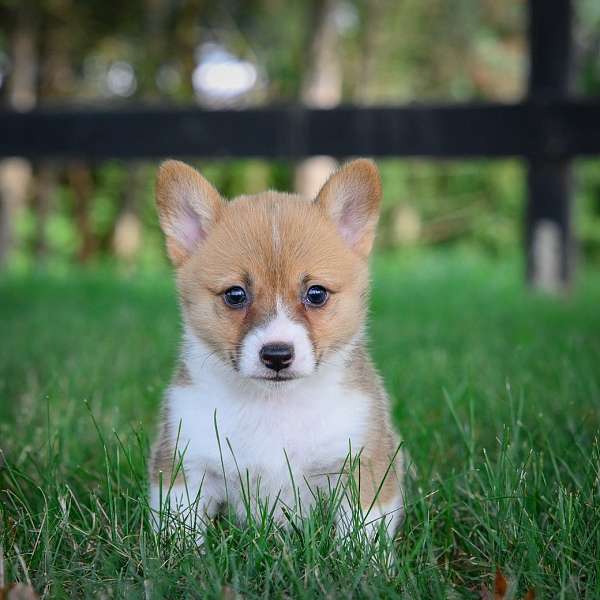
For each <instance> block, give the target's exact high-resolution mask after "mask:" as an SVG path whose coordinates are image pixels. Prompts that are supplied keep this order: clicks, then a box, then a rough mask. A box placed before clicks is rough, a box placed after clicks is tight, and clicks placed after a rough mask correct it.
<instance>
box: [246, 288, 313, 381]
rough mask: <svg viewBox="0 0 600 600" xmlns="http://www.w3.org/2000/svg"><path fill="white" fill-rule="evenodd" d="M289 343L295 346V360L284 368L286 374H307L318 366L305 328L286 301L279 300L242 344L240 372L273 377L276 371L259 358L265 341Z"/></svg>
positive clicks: (254, 375) (251, 375)
mask: <svg viewBox="0 0 600 600" xmlns="http://www.w3.org/2000/svg"><path fill="white" fill-rule="evenodd" d="M275 343H280V344H289V345H290V346H292V347H293V348H294V359H293V361H292V364H291V365H290V366H289V367H288V368H287V369H285V376H286V377H304V376H306V375H310V374H311V373H313V372H314V370H315V353H314V350H313V346H312V343H311V341H310V338H309V337H308V332H307V331H306V328H305V327H304V325H302V324H301V323H298V322H297V321H294V320H293V319H291V318H290V316H289V314H288V313H287V311H286V310H285V306H284V305H283V303H282V302H281V301H280V300H278V301H277V311H276V313H275V316H274V317H273V318H272V319H271V320H270V321H268V322H267V323H264V324H263V325H260V326H258V327H255V328H254V329H251V330H250V331H249V332H248V333H247V334H246V337H245V338H244V340H243V342H242V348H241V354H240V355H241V358H240V372H241V374H242V375H244V376H245V377H272V376H273V371H272V370H271V369H268V368H267V367H265V365H264V364H263V363H262V362H261V360H260V351H261V348H262V347H263V346H264V345H265V344H275Z"/></svg>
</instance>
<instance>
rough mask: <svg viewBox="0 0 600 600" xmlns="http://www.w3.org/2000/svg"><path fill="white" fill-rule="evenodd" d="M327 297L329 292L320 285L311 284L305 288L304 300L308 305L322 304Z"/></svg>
mask: <svg viewBox="0 0 600 600" xmlns="http://www.w3.org/2000/svg"><path fill="white" fill-rule="evenodd" d="M327 298H329V293H328V292H327V290H326V289H325V288H324V287H323V286H322V285H311V286H310V287H309V288H308V289H307V290H306V295H305V296H304V302H305V303H306V304H307V305H308V306H323V304H325V302H327Z"/></svg>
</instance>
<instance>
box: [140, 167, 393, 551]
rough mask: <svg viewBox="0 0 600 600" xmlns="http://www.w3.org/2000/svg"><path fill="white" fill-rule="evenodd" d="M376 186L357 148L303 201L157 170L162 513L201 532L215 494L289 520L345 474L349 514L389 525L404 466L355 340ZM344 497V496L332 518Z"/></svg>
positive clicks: (216, 502) (369, 524)
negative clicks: (170, 274)
mask: <svg viewBox="0 0 600 600" xmlns="http://www.w3.org/2000/svg"><path fill="white" fill-rule="evenodd" d="M380 197H381V184H380V179H379V174H378V171H377V167H376V166H375V164H374V163H373V162H371V161H369V160H364V159H360V160H355V161H352V162H350V163H348V164H346V165H345V166H343V167H342V168H340V169H339V170H338V171H337V172H335V173H333V175H331V177H330V178H329V180H328V181H327V182H326V183H325V185H324V186H323V188H322V189H321V191H320V192H319V194H318V195H317V197H316V198H314V199H306V198H302V197H300V196H297V195H293V194H285V193H279V192H273V191H268V192H264V193H262V194H256V195H253V196H240V197H239V198H235V199H234V200H231V201H226V200H224V199H223V198H222V197H221V196H220V195H219V193H218V192H217V190H216V189H215V188H214V187H213V186H212V185H211V184H210V183H209V182H208V181H207V180H206V179H204V178H203V177H202V176H201V175H200V174H199V173H198V172H197V171H196V170H194V169H193V168H191V167H189V166H187V165H185V164H183V163H181V162H177V161H172V160H170V161H167V162H165V163H164V164H163V165H162V166H161V167H160V170H159V172H158V179H157V185H156V202H157V206H158V213H159V218H160V225H161V227H162V230H163V232H164V234H165V237H166V245H167V252H168V255H169V257H170V259H171V261H172V263H173V265H174V268H175V274H176V281H177V290H178V294H179V300H180V305H181V312H182V316H183V343H182V348H181V359H180V361H179V367H178V369H177V372H176V374H175V376H174V378H173V381H172V383H171V385H170V387H169V388H168V390H167V393H166V396H165V399H164V403H163V411H162V420H161V422H160V431H159V434H158V439H157V440H156V443H155V445H154V448H153V453H152V460H151V467H150V481H151V493H150V496H151V498H150V504H151V507H152V509H153V511H156V512H155V514H160V521H161V522H165V520H166V519H167V515H168V516H169V517H172V516H173V515H175V516H176V517H177V518H178V519H181V518H182V517H185V518H186V519H188V521H187V522H188V523H191V522H192V520H193V522H194V523H195V524H194V528H195V529H198V528H201V527H202V524H203V523H206V520H205V518H210V517H211V516H214V515H215V514H216V513H217V512H218V511H219V510H220V509H221V508H222V507H223V506H224V505H225V504H228V505H229V507H230V508H231V509H233V511H234V514H237V515H239V517H240V518H242V519H243V518H246V516H247V514H248V512H247V511H248V505H249V503H250V506H251V509H252V510H255V509H258V508H259V507H260V504H261V502H265V503H271V504H272V505H273V507H274V510H273V514H274V516H275V518H276V519H278V520H279V521H282V522H285V520H287V519H289V518H290V514H300V512H302V513H303V514H307V512H308V509H309V508H310V507H311V505H313V504H314V503H315V499H316V498H317V497H318V496H319V494H317V493H316V492H317V491H319V493H320V492H323V491H324V492H325V494H327V493H328V492H329V493H331V490H332V489H333V490H336V489H338V490H339V489H340V487H339V484H340V482H343V483H344V485H348V483H349V482H350V478H352V483H353V484H354V485H353V488H352V489H354V491H355V492H354V498H357V499H358V500H357V503H359V504H360V507H359V508H360V510H361V511H362V512H359V514H361V515H362V520H361V521H357V520H356V519H353V520H352V523H353V524H354V525H356V523H357V522H359V524H362V525H364V527H365V532H366V533H367V534H369V535H372V534H373V532H375V531H377V530H378V527H379V526H380V524H381V523H383V525H384V526H385V527H386V529H387V531H388V532H389V533H391V532H393V530H394V528H395V527H396V526H397V524H398V522H399V521H400V519H401V516H402V509H403V495H402V478H403V473H404V464H403V459H402V453H401V452H399V439H398V437H397V436H396V434H395V433H394V431H393V429H392V426H391V423H390V407H389V401H388V397H387V395H386V392H385V390H384V387H383V385H382V382H381V379H380V377H379V376H378V374H377V372H376V370H375V368H374V367H373V364H372V362H371V360H370V358H369V356H368V353H367V350H366V347H365V346H366V342H365V333H366V331H365V330H366V318H367V301H368V289H369V269H368V257H369V254H370V252H371V247H372V245H373V239H374V236H375V229H376V225H377V220H378V215H379V204H380ZM349 452H350V454H351V455H354V456H358V463H359V466H358V469H356V460H353V459H352V457H351V458H350V460H349ZM350 465H354V467H352V468H351V467H350ZM357 483H358V485H356V484H357ZM356 490H358V493H356ZM353 510H354V509H353V508H352V507H351V506H349V499H348V495H347V494H346V497H345V498H344V500H343V501H341V502H340V508H339V510H338V518H337V525H336V529H337V530H342V531H344V530H345V531H346V532H347V528H348V527H349V526H350V519H349V517H348V515H349V514H350V512H351V511H353ZM352 514H354V515H355V514H356V513H352ZM197 535H198V536H199V539H201V537H202V534H201V529H200V532H199V533H197Z"/></svg>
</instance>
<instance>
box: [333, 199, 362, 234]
mask: <svg viewBox="0 0 600 600" xmlns="http://www.w3.org/2000/svg"><path fill="white" fill-rule="evenodd" d="M366 224H367V217H366V215H365V214H364V207H362V206H361V202H360V199H357V198H355V197H350V198H347V199H346V200H345V201H344V204H343V205H342V210H341V214H340V216H339V218H338V228H339V231H340V233H341V235H342V237H343V238H344V239H345V240H346V242H347V243H348V244H350V245H351V246H352V245H354V244H355V243H356V242H358V241H359V240H360V238H361V235H362V233H363V229H364V227H365V225H366Z"/></svg>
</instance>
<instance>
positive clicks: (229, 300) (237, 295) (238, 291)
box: [223, 285, 248, 308]
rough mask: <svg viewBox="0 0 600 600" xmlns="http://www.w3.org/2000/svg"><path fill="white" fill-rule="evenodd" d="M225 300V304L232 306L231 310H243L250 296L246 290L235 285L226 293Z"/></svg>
mask: <svg viewBox="0 0 600 600" xmlns="http://www.w3.org/2000/svg"><path fill="white" fill-rule="evenodd" d="M223 299H224V300H225V304H227V306H231V308H242V307H243V306H244V305H245V304H246V302H247V300H248V294H246V290H245V289H244V288H243V287H240V286H239V285H234V286H233V287H230V288H229V289H228V290H226V291H225V293H224V294H223Z"/></svg>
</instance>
